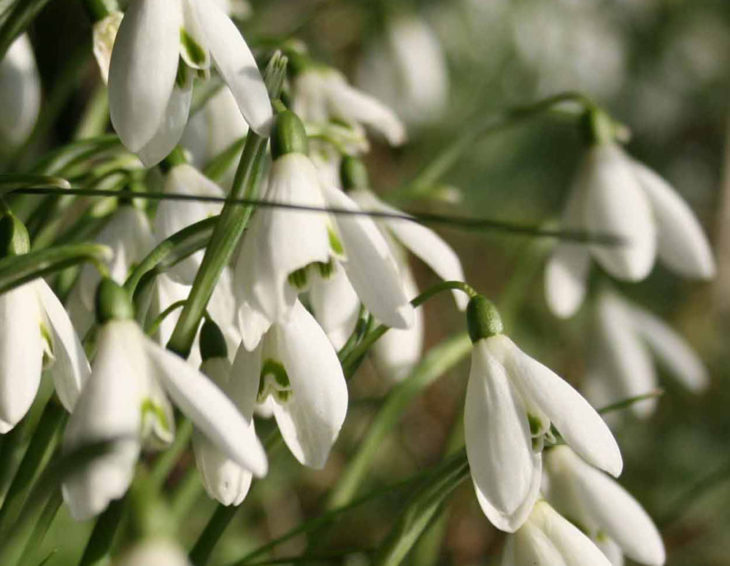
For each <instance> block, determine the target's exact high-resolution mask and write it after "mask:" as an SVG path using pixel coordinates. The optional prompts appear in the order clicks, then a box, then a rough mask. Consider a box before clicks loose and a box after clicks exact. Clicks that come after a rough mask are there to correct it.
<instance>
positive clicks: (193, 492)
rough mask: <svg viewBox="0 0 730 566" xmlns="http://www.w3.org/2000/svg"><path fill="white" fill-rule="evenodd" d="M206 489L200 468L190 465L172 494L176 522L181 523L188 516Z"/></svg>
mask: <svg viewBox="0 0 730 566" xmlns="http://www.w3.org/2000/svg"><path fill="white" fill-rule="evenodd" d="M204 491H205V489H204V488H203V483H202V482H201V481H200V476H199V472H198V469H197V468H196V467H195V466H190V467H189V468H188V469H187V470H186V472H185V475H184V476H183V478H182V479H181V480H180V482H179V483H178V484H177V485H176V486H175V488H174V489H173V491H172V494H171V495H170V508H171V512H172V516H173V518H174V520H175V523H176V524H180V523H181V522H183V521H184V520H185V519H186V518H187V517H188V513H189V512H190V509H191V508H192V507H193V505H195V502H196V501H197V500H198V497H200V496H201V495H203V492H204Z"/></svg>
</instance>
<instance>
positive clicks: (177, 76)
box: [109, 0, 272, 166]
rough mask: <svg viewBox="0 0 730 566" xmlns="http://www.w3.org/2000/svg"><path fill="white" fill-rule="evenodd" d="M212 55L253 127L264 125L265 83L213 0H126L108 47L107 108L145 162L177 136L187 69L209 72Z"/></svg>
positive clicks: (157, 157)
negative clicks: (128, 0)
mask: <svg viewBox="0 0 730 566" xmlns="http://www.w3.org/2000/svg"><path fill="white" fill-rule="evenodd" d="M181 59H182V61H181ZM211 63H212V64H213V65H214V66H215V68H216V69H217V71H218V73H219V74H220V75H221V77H222V78H223V80H224V81H225V83H226V84H227V85H228V87H229V88H230V90H231V92H232V93H233V96H234V97H235V99H236V102H237V104H238V107H239V109H240V111H241V113H242V114H243V117H244V118H245V119H246V121H247V122H248V124H249V125H250V126H251V128H253V130H254V131H256V132H257V133H261V134H266V133H268V128H269V122H270V120H271V115H272V111H271V104H270V102H269V97H268V93H267V91H266V86H265V85H264V82H263V79H262V78H261V74H260V72H259V70H258V67H257V66H256V61H255V59H254V57H253V55H252V53H251V51H250V50H249V48H248V46H247V45H246V42H245V41H244V39H243V37H242V36H241V34H240V32H239V31H238V29H237V28H236V26H235V24H234V23H233V22H232V21H231V20H230V19H229V17H228V16H227V15H226V13H225V12H224V11H223V10H222V9H221V8H220V7H219V6H218V4H217V3H216V2H214V1H213V0H169V1H167V2H161V1H159V0H132V1H131V2H130V4H129V7H128V8H127V11H126V13H125V15H124V19H123V21H122V24H121V26H120V27H119V32H118V34H117V38H116V41H115V43H114V49H113V51H112V57H111V64H110V67H109V110H110V113H111V120H112V124H113V125H114V129H115V130H116V132H117V133H118V134H119V137H120V138H121V139H122V142H123V143H124V145H125V146H126V147H127V148H128V149H129V150H130V151H133V152H134V153H136V154H137V155H139V157H140V159H141V160H142V161H143V162H144V163H145V165H147V166H151V165H154V164H156V163H158V162H159V161H161V160H162V159H163V158H164V157H165V156H166V155H167V154H168V153H169V152H170V151H171V150H172V149H173V147H175V145H176V144H177V142H178V141H179V140H180V136H181V135H182V132H183V129H184V127H185V124H186V122H187V118H188V112H189V109H190V102H191V98H192V74H193V73H201V74H207V73H208V72H209V69H210V66H211Z"/></svg>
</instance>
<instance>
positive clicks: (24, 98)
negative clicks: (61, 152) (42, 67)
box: [0, 34, 41, 146]
mask: <svg viewBox="0 0 730 566" xmlns="http://www.w3.org/2000/svg"><path fill="white" fill-rule="evenodd" d="M40 107H41V80H40V77H39V76H38V68H37V67H36V63H35V56H34V55H33V48H32V46H31V44H30V40H29V39H28V35H27V34H21V35H19V36H18V38H17V39H16V40H15V41H13V43H12V44H11V45H10V48H9V49H8V51H7V53H6V54H5V58H4V59H3V60H2V61H0V139H2V140H3V142H4V143H5V144H7V145H10V146H17V145H19V144H21V143H22V142H24V141H25V140H26V139H27V138H28V136H29V135H30V133H31V131H32V130H33V127H34V126H35V123H36V120H37V119H38V113H39V111H40Z"/></svg>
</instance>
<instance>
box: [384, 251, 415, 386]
mask: <svg viewBox="0 0 730 566" xmlns="http://www.w3.org/2000/svg"><path fill="white" fill-rule="evenodd" d="M400 271H401V277H402V278H403V285H404V287H405V290H406V294H407V295H406V296H408V297H411V298H413V297H415V296H416V295H417V294H418V289H417V288H416V282H415V281H414V280H413V274H412V273H411V270H410V268H409V267H408V266H407V265H405V264H401V266H400ZM423 333H424V323H423V309H414V310H413V325H412V326H411V327H410V328H406V329H404V330H401V329H398V328H391V329H390V330H388V332H386V333H385V334H384V335H383V336H381V337H380V339H379V340H378V341H377V342H375V344H374V345H373V350H372V352H373V361H374V362H375V367H376V368H377V369H378V371H379V372H380V373H381V374H382V375H384V376H385V377H386V378H387V379H390V380H392V381H401V380H402V379H405V378H406V377H408V376H409V375H410V373H411V371H412V370H413V368H414V367H415V366H416V364H417V363H418V361H419V360H420V359H421V354H422V353H423Z"/></svg>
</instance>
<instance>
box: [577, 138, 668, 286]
mask: <svg viewBox="0 0 730 566" xmlns="http://www.w3.org/2000/svg"><path fill="white" fill-rule="evenodd" d="M577 183H578V186H580V187H582V188H583V191H585V196H584V198H585V201H584V225H585V228H586V229H587V230H590V231H592V232H598V233H601V234H606V235H613V236H616V237H618V238H620V239H622V240H623V244H622V245H603V244H594V245H592V246H591V249H592V251H593V254H594V255H595V257H596V259H597V260H598V262H599V263H600V264H601V265H602V266H603V268H604V269H606V271H608V272H609V273H610V274H611V275H613V276H614V277H616V278H618V279H625V280H628V281H640V280H641V279H643V278H644V277H646V276H647V275H648V274H649V272H650V271H651V268H652V266H653V265H654V257H655V254H656V239H657V238H656V227H655V225H654V217H653V215H652V211H651V207H650V206H649V199H648V197H647V196H646V193H645V192H644V190H643V189H642V188H641V185H640V184H639V182H638V179H637V178H636V176H635V175H634V172H633V168H632V165H631V161H630V158H629V157H628V156H626V155H625V154H624V153H623V151H622V150H621V149H620V148H619V147H618V146H616V145H614V144H603V145H599V146H594V147H593V148H591V149H590V150H589V151H588V153H587V155H586V156H585V161H584V163H583V165H582V167H581V171H580V173H579V178H578V181H577Z"/></svg>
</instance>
